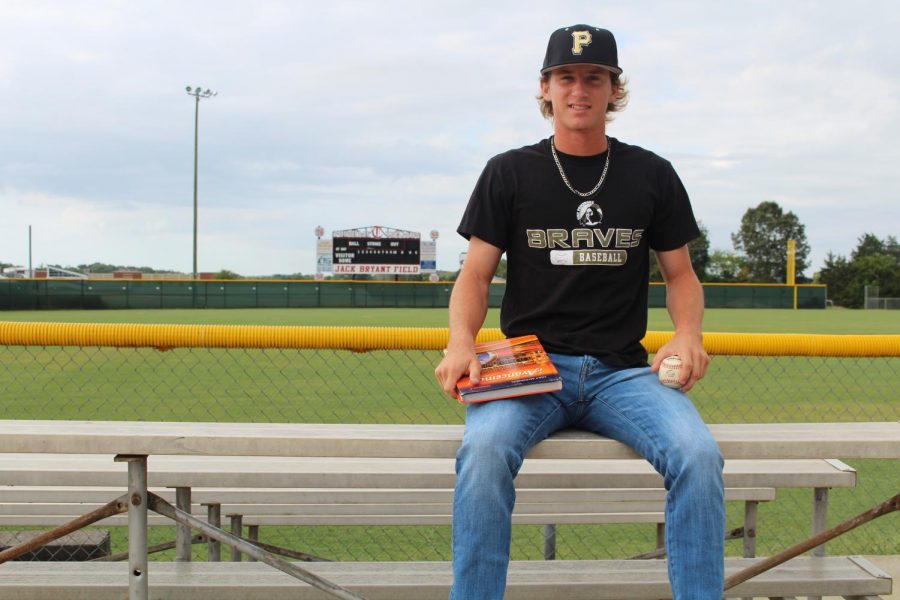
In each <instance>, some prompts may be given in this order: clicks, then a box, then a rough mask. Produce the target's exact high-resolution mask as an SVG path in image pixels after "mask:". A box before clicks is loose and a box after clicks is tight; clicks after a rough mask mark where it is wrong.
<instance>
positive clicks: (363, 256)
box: [332, 235, 421, 275]
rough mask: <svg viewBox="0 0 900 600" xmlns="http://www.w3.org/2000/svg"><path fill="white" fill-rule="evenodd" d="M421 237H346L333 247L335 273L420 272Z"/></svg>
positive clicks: (335, 240) (336, 242) (402, 273)
mask: <svg viewBox="0 0 900 600" xmlns="http://www.w3.org/2000/svg"><path fill="white" fill-rule="evenodd" d="M420 255H421V248H420V240H419V238H418V237H416V238H413V237H378V238H373V237H343V236H337V235H335V236H334V237H333V246H332V270H333V272H334V273H346V274H356V273H370V274H388V275H397V274H399V275H415V274H418V273H419V272H420V261H421V258H420Z"/></svg>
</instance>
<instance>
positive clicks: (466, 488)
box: [450, 354, 725, 600]
mask: <svg viewBox="0 0 900 600" xmlns="http://www.w3.org/2000/svg"><path fill="white" fill-rule="evenodd" d="M551 357H552V359H553V362H554V364H555V365H556V367H557V369H559V372H560V375H562V378H563V389H562V390H561V391H559V392H554V393H551V394H541V395H533V396H526V397H524V398H514V399H509V400H498V401H494V402H485V403H482V404H471V405H469V406H468V409H467V413H466V429H465V434H464V435H463V441H462V445H461V446H460V448H459V451H458V452H457V456H456V492H455V494H454V499H453V588H452V589H451V591H450V599H451V600H502V598H503V592H504V589H505V588H506V571H507V567H508V565H509V547H510V533H511V528H512V525H511V515H512V510H513V504H514V503H515V497H516V493H515V488H514V486H513V479H515V477H516V474H517V473H518V472H519V468H520V467H521V466H522V461H523V459H524V457H525V454H526V453H527V452H528V450H529V449H530V448H531V447H532V446H534V445H535V444H537V443H538V442H540V441H541V440H543V439H544V438H546V437H547V436H549V435H550V434H551V433H553V432H554V431H557V430H559V429H563V428H567V427H574V428H578V429H585V430H589V431H594V432H596V433H599V434H601V435H603V436H606V437H609V438H613V439H616V440H619V441H621V442H623V443H625V444H627V445H628V446H630V447H631V448H633V449H634V450H636V451H637V452H638V453H639V454H640V455H641V456H643V457H644V458H646V459H647V460H648V461H649V462H650V463H651V464H652V465H653V467H654V468H655V469H656V470H657V471H658V472H659V473H660V474H661V475H662V476H663V479H664V481H665V486H666V489H667V490H668V494H667V500H666V549H667V551H668V561H669V563H668V567H669V580H670V582H671V584H672V593H673V596H674V598H675V600H720V599H721V598H722V593H723V592H722V588H723V579H724V541H723V538H724V534H725V500H724V490H723V484H722V464H723V461H722V456H721V454H720V453H719V448H718V446H717V445H716V442H715V440H714V439H713V438H712V435H710V433H709V430H708V429H707V427H706V425H705V424H704V423H703V420H702V419H701V418H700V415H699V414H698V413H697V410H696V409H695V408H694V405H693V404H692V403H691V401H690V400H689V399H688V397H687V396H686V395H685V394H683V393H681V392H679V391H675V390H672V389H669V388H666V387H664V386H662V385H660V383H659V381H658V379H657V377H656V374H655V373H652V372H651V371H650V368H649V367H643V368H630V369H619V368H610V367H608V366H606V365H604V364H603V363H602V362H601V361H599V360H597V359H596V358H593V357H590V356H568V355H559V354H553V355H551Z"/></svg>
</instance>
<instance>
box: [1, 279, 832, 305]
mask: <svg viewBox="0 0 900 600" xmlns="http://www.w3.org/2000/svg"><path fill="white" fill-rule="evenodd" d="M504 287H505V286H504V285H503V284H492V285H491V288H490V298H489V304H490V306H492V307H498V306H500V302H501V300H502V298H503V290H504ZM452 289H453V284H452V282H439V283H426V282H421V283H419V282H392V281H391V282H380V281H271V280H228V281H218V280H214V281H206V280H194V281H191V280H148V281H140V280H108V279H103V280H98V279H0V310H41V309H48V310H60V309H107V308H115V309H123V308H312V307H333V308H346V307H368V308H372V307H387V308H440V307H446V306H447V305H448V303H449V301H450V291H451V290H452ZM703 291H704V294H705V296H706V306H707V307H709V308H728V307H730V308H794V307H795V302H796V307H797V308H825V297H826V287H825V286H823V285H797V286H789V285H774V284H768V285H767V284H758V285H756V284H754V285H750V284H737V285H727V284H704V286H703ZM536 293H537V292H536ZM649 305H650V306H651V307H664V306H665V305H666V288H665V286H664V285H662V284H651V285H650V298H649Z"/></svg>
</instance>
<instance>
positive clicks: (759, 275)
mask: <svg viewBox="0 0 900 600" xmlns="http://www.w3.org/2000/svg"><path fill="white" fill-rule="evenodd" d="M699 228H700V236H699V237H698V238H697V239H695V240H694V241H692V242H691V243H690V244H688V249H689V250H690V254H691V263H692V264H693V266H694V271H695V272H696V273H697V277H698V278H699V279H700V281H701V282H704V283H784V282H785V281H786V278H787V242H788V240H791V239H792V240H794V241H795V242H796V251H795V279H796V281H797V282H798V283H810V282H814V283H823V284H826V285H827V286H828V297H829V299H830V300H832V301H833V302H834V303H835V304H836V305H838V306H845V307H848V308H860V307H862V306H863V303H864V288H865V286H867V285H869V286H878V287H879V295H880V296H881V297H887V298H897V297H900V244H898V242H897V238H896V237H894V236H888V237H887V238H885V239H883V240H882V239H879V238H878V237H877V236H875V235H873V234H871V233H865V234H863V235H862V236H861V237H860V238H859V240H858V245H857V247H856V248H855V249H854V250H853V252H852V253H851V254H850V257H849V258H848V257H844V256H836V255H835V254H833V253H831V252H829V253H828V256H827V259H826V260H825V266H824V267H823V268H822V270H821V271H819V272H818V273H816V274H815V277H814V278H810V277H807V276H806V275H805V271H806V269H808V268H809V252H810V248H809V243H808V241H807V239H806V228H805V226H804V225H803V223H801V222H800V219H799V218H798V217H797V215H796V214H794V213H793V212H791V211H787V212H785V211H784V210H783V209H782V208H781V206H779V205H778V203H776V202H772V201H765V202H761V203H760V204H759V205H757V206H755V207H751V208H748V209H747V210H746V211H745V212H744V215H743V216H742V217H741V222H740V226H739V228H738V230H737V231H736V232H734V233H732V234H731V243H732V246H733V249H731V250H722V249H714V250H712V251H710V244H709V231H708V230H707V229H706V227H705V226H704V225H703V224H702V223H699ZM11 266H14V265H12V264H10V263H4V262H0V269H2V268H5V267H11ZM51 266H58V265H51ZM64 268H66V269H69V270H73V271H79V272H82V273H112V272H114V271H121V270H127V271H141V272H143V273H160V272H171V271H158V270H156V269H153V268H150V267H133V266H122V265H111V264H106V263H97V262H95V263H92V264H85V265H78V266H75V267H64ZM438 274H439V276H440V279H441V281H452V280H455V279H456V276H457V275H458V271H456V272H453V271H440V272H439V273H438ZM497 276H498V277H501V278H505V277H506V260H505V259H504V260H501V261H500V265H499V266H498V268H497ZM313 277H314V276H313V275H304V274H302V273H294V274H290V275H282V274H278V275H272V276H269V277H267V278H272V279H312V278H313ZM240 278H241V275H239V274H237V273H234V272H232V271H230V270H227V269H225V270H222V271H221V272H219V273H217V274H216V279H240ZM353 278H354V279H373V277H372V276H371V275H359V276H354V277H353ZM329 279H330V277H329ZM396 279H397V280H399V281H424V280H427V279H428V275H425V274H423V275H411V276H410V275H401V276H397V277H396ZM650 280H651V281H657V282H659V281H662V280H663V278H662V274H661V273H660V270H659V264H658V263H657V261H656V255H655V254H654V253H652V252H651V254H650Z"/></svg>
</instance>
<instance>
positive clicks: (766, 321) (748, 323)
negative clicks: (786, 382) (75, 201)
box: [0, 308, 900, 334]
mask: <svg viewBox="0 0 900 600" xmlns="http://www.w3.org/2000/svg"><path fill="white" fill-rule="evenodd" d="M648 315H649V316H648V329H650V330H651V331H670V330H671V329H672V323H671V321H670V320H669V316H668V314H667V313H666V311H665V309H662V308H651V309H650V310H649V312H648ZM0 321H44V322H48V321H49V322H53V321H58V322H63V323H191V324H195V323H199V324H227V325H327V326H341V325H355V326H368V327H377V326H382V327H446V326H447V310H446V309H443V308H259V309H256V308H238V309H205V310H192V309H166V310H143V309H132V310H47V311H0ZM499 326H500V311H499V309H490V310H489V311H488V315H487V318H486V319H485V327H499ZM704 329H705V330H706V331H734V332H748V333H822V334H900V312H898V311H888V310H844V309H828V310H796V311H795V310H785V309H751V308H717V309H708V310H707V311H706V315H705V318H704Z"/></svg>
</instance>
